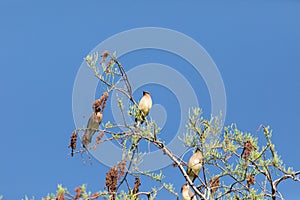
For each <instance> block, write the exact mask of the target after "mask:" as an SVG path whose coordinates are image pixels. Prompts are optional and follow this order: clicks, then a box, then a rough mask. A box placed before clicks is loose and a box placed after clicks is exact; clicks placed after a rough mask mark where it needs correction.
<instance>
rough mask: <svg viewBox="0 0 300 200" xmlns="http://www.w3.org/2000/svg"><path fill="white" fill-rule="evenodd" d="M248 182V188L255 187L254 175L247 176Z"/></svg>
mask: <svg viewBox="0 0 300 200" xmlns="http://www.w3.org/2000/svg"><path fill="white" fill-rule="evenodd" d="M246 180H247V185H248V187H250V185H253V184H254V182H255V177H254V176H253V175H249V176H247V178H246Z"/></svg>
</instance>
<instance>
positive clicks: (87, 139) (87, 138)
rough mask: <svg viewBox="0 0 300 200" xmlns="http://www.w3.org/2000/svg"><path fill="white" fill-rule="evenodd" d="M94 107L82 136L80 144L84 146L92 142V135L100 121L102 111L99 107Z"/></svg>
mask: <svg viewBox="0 0 300 200" xmlns="http://www.w3.org/2000/svg"><path fill="white" fill-rule="evenodd" d="M94 109H95V110H94V112H93V113H92V115H91V116H90V118H89V121H88V125H87V129H86V131H85V133H84V134H83V136H82V144H83V147H84V148H87V147H88V144H90V143H91V142H92V137H93V135H94V134H95V133H96V131H97V129H98V128H99V125H100V123H101V121H102V113H101V109H100V107H97V108H94Z"/></svg>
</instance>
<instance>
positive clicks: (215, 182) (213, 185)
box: [209, 177, 220, 194]
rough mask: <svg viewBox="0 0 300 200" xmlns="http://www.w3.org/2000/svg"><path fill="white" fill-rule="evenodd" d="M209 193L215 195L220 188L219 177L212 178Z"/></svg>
mask: <svg viewBox="0 0 300 200" xmlns="http://www.w3.org/2000/svg"><path fill="white" fill-rule="evenodd" d="M209 184H210V188H211V192H212V193H213V194H215V192H216V191H217V189H218V188H219V187H220V178H219V177H214V178H212V179H211V180H210V181H209Z"/></svg>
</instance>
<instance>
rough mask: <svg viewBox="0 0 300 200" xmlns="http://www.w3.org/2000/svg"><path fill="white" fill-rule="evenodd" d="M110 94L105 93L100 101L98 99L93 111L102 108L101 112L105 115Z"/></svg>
mask: <svg viewBox="0 0 300 200" xmlns="http://www.w3.org/2000/svg"><path fill="white" fill-rule="evenodd" d="M108 97H109V95H108V92H104V93H103V94H102V96H101V97H100V99H97V100H96V101H94V103H93V109H94V110H96V109H98V108H100V112H101V113H103V111H104V108H105V105H106V101H107V100H108Z"/></svg>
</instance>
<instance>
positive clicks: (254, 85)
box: [0, 0, 300, 199]
mask: <svg viewBox="0 0 300 200" xmlns="http://www.w3.org/2000/svg"><path fill="white" fill-rule="evenodd" d="M299 9H300V3H299V2H297V1H289V0H288V1H264V2H261V1H252V2H251V3H250V2H246V1H231V2H226V3H224V2H218V1H211V2H210V3H204V2H199V1H190V2H183V1H174V2H173V1H163V2H160V1H152V2H151V3H149V2H146V1H143V2H142V1H133V2H131V3H129V2H121V1H119V2H117V1H107V2H100V1H88V2H84V1H69V0H66V1H47V2H45V1H44V2H42V1H32V0H28V1H14V0H11V1H9V0H1V2H0V27H1V31H0V36H1V37H0V58H1V73H0V77H1V78H0V87H1V104H0V110H1V131H2V134H1V138H2V139H1V145H0V152H1V165H0V166H1V170H0V186H1V187H0V194H2V195H4V199H21V198H22V197H24V196H25V195H28V196H35V197H36V199H40V198H41V197H42V196H46V195H47V193H49V192H54V191H55V190H56V186H57V184H58V183H62V184H63V185H64V186H65V187H68V188H69V189H70V191H72V190H73V188H75V187H76V186H78V185H81V184H82V183H88V188H89V189H90V190H91V191H93V192H94V191H97V190H100V189H102V188H103V183H104V175H105V172H106V171H107V170H108V168H107V167H105V166H103V165H102V164H101V163H98V162H97V161H94V165H93V166H88V165H83V164H82V161H81V158H80V157H79V156H78V157H75V158H71V157H69V156H67V154H68V153H69V149H67V146H68V143H69V136H70V134H71V132H72V130H73V129H74V122H73V116H72V90H73V83H74V80H75V76H76V73H77V70H78V69H79V67H80V65H81V62H82V60H83V57H85V56H86V55H87V54H88V53H89V52H90V51H91V50H92V49H93V48H94V47H95V46H96V45H97V44H98V43H100V42H101V41H103V40H105V39H106V38H108V37H110V36H112V35H113V34H116V33H119V32H121V31H125V30H128V29H132V28H138V27H146V26H156V27H164V28H170V29H173V30H176V31H179V32H182V33H184V34H186V35H188V36H190V37H192V38H193V39H194V40H196V41H197V42H198V43H199V44H201V45H202V46H203V47H204V48H205V49H206V51H207V52H208V53H209V54H210V56H211V57H212V58H213V60H214V62H215V63H216V65H217V66H218V68H219V71H220V73H221V75H222V78H223V81H224V84H225V88H226V95H227V116H226V122H225V123H226V124H230V123H231V122H236V123H237V124H238V127H239V128H240V129H242V130H245V131H250V132H255V131H256V130H257V128H258V126H259V125H260V124H262V123H263V124H265V125H271V127H272V129H273V130H274V135H273V141H274V143H275V145H276V147H277V149H278V151H279V154H280V155H281V156H282V159H283V160H284V161H285V162H286V163H287V165H292V166H294V168H295V169H300V160H299V155H298V150H297V147H298V145H299V140H300V136H299V133H298V123H299V120H300V115H299V112H300V106H299V105H298V103H299V102H300V90H299V88H300V81H299V73H300V68H299V67H300V54H299V52H300V38H299V36H300V21H299V19H300V12H299ZM117 48H118V47H116V50H117ZM146 53H147V51H145V52H144V53H143V52H136V54H134V53H133V54H129V55H128V58H126V57H125V56H124V58H122V59H123V60H122V63H123V64H124V65H126V64H128V66H134V65H137V64H143V63H144V62H165V60H164V58H168V55H167V54H164V55H162V56H161V57H160V58H157V52H151V51H149V55H150V56H145V55H147V54H146ZM151 55H152V56H151ZM167 63H168V62H167ZM168 64H170V65H172V61H170V63H168ZM175 66H176V65H175ZM153 89H155V87H153ZM200 91H203V92H205V91H206V90H205V89H200ZM206 92H207V91H206ZM154 94H156V95H154V97H153V98H154V99H155V100H157V101H159V100H158V99H159V98H158V96H159V95H160V94H159V93H158V92H157V93H155V92H154ZM136 95H137V98H138V93H137V94H136ZM205 95H206V96H205ZM206 97H207V94H204V97H203V107H204V112H205V114H206V115H209V112H210V111H209V106H208V104H209V102H208V101H207V99H206ZM205 108H207V110H205ZM166 131H167V130H166ZM166 140H167V138H166ZM171 172H172V173H173V172H174V173H178V171H177V170H175V169H171ZM168 174H169V175H171V173H168ZM168 174H167V175H168ZM169 178H170V177H169ZM182 181H183V179H182V178H178V183H176V184H175V186H176V188H177V189H178V192H179V188H180V186H181V184H182ZM144 186H145V185H144ZM299 188H300V185H299V184H298V185H296V184H293V182H291V181H288V182H286V183H284V184H282V186H281V187H280V189H281V190H282V193H283V194H284V195H285V197H286V199H295V198H296V196H297V193H298V191H297V190H299ZM163 195H164V194H162V196H161V199H162V198H163Z"/></svg>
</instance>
